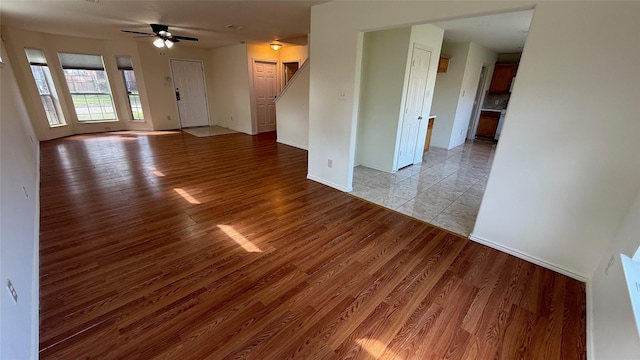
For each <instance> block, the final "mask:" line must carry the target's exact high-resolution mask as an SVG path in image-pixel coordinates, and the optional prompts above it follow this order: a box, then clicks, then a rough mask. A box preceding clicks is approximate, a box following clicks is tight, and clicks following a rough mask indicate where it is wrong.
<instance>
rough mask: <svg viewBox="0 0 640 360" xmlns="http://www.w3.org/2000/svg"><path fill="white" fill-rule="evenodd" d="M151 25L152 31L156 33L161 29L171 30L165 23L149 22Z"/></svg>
mask: <svg viewBox="0 0 640 360" xmlns="http://www.w3.org/2000/svg"><path fill="white" fill-rule="evenodd" d="M149 26H151V31H153V32H154V33H156V34H157V33H159V32H160V31H169V27H168V26H167V25H164V24H149Z"/></svg>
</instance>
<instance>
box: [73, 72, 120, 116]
mask: <svg viewBox="0 0 640 360" xmlns="http://www.w3.org/2000/svg"><path fill="white" fill-rule="evenodd" d="M64 76H65V79H66V80H67V84H68V85H69V92H70V93H71V98H72V99H73V106H74V108H75V109H76V114H77V115H78V121H100V120H116V119H117V117H116V112H115V108H114V106H113V100H112V99H111V92H110V91H109V83H108V82H107V74H106V73H105V71H104V70H76V69H64Z"/></svg>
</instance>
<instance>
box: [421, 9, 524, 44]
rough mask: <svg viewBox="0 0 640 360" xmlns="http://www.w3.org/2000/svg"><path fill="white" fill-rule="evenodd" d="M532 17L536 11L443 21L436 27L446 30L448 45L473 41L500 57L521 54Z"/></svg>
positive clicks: (445, 37)
mask: <svg viewBox="0 0 640 360" xmlns="http://www.w3.org/2000/svg"><path fill="white" fill-rule="evenodd" d="M532 17H533V10H526V11H518V12H511V13H505V14H497V15H488V16H479V17H474V18H467V19H459V20H451V21H443V22H439V23H434V25H436V26H438V27H440V28H443V29H444V30H445V32H444V40H445V41H449V42H467V41H473V42H475V43H476V44H478V45H482V46H484V47H486V48H488V49H491V50H493V51H495V52H497V53H520V52H522V48H523V47H524V42H525V40H526V38H527V33H528V32H529V25H531V18H532Z"/></svg>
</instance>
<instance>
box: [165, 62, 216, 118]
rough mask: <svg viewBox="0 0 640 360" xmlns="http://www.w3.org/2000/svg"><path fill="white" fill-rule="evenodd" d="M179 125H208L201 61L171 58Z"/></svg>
mask: <svg viewBox="0 0 640 360" xmlns="http://www.w3.org/2000/svg"><path fill="white" fill-rule="evenodd" d="M171 74H172V75H173V85H174V86H175V89H174V90H175V92H176V101H177V102H178V115H179V116H180V127H183V128H188V127H194V126H208V125H209V109H208V106H207V93H206V88H205V85H204V72H203V70H202V62H201V61H193V60H175V59H171Z"/></svg>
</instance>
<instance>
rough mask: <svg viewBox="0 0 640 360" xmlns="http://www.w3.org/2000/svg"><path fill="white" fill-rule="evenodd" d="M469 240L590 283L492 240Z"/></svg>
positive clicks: (569, 271) (586, 279) (584, 278)
mask: <svg viewBox="0 0 640 360" xmlns="http://www.w3.org/2000/svg"><path fill="white" fill-rule="evenodd" d="M469 239H470V240H472V241H475V242H477V243H480V244H483V245H486V246H488V247H490V248H493V249H496V250H500V251H502V252H505V253H507V254H509V255H513V256H515V257H518V258H520V259H522V260H526V261H528V262H530V263H534V264H536V265H540V266H542V267H544V268H547V269H549V270H552V271H555V272H557V273H560V274H562V275H566V276H568V277H570V278H572V279H576V280H578V281H582V282H584V283H587V282H588V281H589V278H587V277H585V276H583V275H580V274H577V273H574V272H573V271H571V270H568V269H565V268H563V267H560V266H558V265H556V264H552V263H550V262H547V261H544V260H542V259H539V258H537V257H535V256H531V255H528V254H525V253H522V252H520V251H518V250H514V249H512V248H509V247H506V246H503V245H500V244H496V243H494V242H492V241H490V240H487V239H484V238H481V237H479V236H475V235H473V234H471V235H469Z"/></svg>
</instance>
